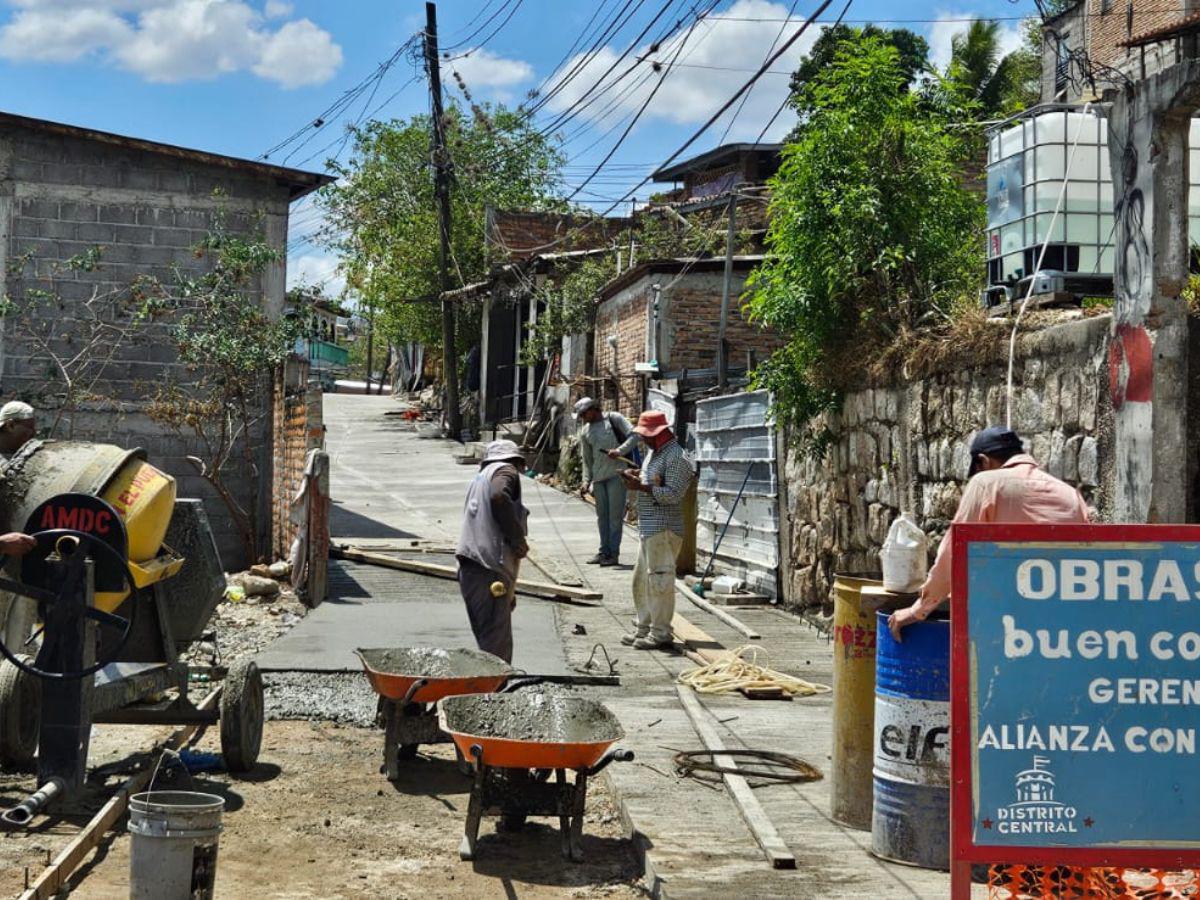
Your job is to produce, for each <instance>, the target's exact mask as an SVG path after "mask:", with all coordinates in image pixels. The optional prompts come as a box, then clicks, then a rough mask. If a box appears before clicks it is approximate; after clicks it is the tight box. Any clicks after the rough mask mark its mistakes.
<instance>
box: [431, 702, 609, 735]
mask: <svg viewBox="0 0 1200 900" xmlns="http://www.w3.org/2000/svg"><path fill="white" fill-rule="evenodd" d="M442 708H443V710H444V711H445V715H446V726H447V727H448V728H449V729H450V730H451V731H454V732H457V733H459V734H469V735H472V736H474V737H484V738H502V739H505V740H514V741H534V742H538V743H551V744H591V743H600V742H612V741H617V740H620V739H621V738H622V737H624V736H625V732H624V731H623V730H622V728H621V723H620V722H618V721H617V717H616V716H614V715H613V714H612V713H611V712H609V710H608V708H607V707H605V706H604V704H602V703H599V702H597V701H595V700H587V699H585V698H582V697H569V696H563V695H561V694H545V693H524V692H523V693H515V694H474V695H471V696H466V697H447V698H446V699H445V700H443V701H442Z"/></svg>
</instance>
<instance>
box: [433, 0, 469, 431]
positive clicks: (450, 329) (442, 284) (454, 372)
mask: <svg viewBox="0 0 1200 900" xmlns="http://www.w3.org/2000/svg"><path fill="white" fill-rule="evenodd" d="M425 66H426V68H427V69H428V71H429V97H430V100H431V101H432V105H433V151H432V158H433V177H434V194H435V196H436V197H437V204H438V233H439V236H440V238H441V241H440V248H439V252H438V290H439V291H440V292H441V294H442V295H443V296H442V377H443V378H444V379H445V381H446V426H447V427H448V428H449V429H450V437H452V438H453V439H454V440H458V439H459V436H460V434H461V433H462V415H461V413H460V411H459V408H458V353H457V352H456V351H455V348H454V307H453V306H452V305H451V304H450V301H448V300H446V298H445V293H446V292H447V291H448V290H450V175H449V173H448V172H447V171H446V170H447V168H448V166H449V157H448V156H447V154H446V133H445V130H444V125H445V122H444V117H443V113H442V75H441V69H440V68H439V66H438V39H437V5H436V4H434V3H426V4H425Z"/></svg>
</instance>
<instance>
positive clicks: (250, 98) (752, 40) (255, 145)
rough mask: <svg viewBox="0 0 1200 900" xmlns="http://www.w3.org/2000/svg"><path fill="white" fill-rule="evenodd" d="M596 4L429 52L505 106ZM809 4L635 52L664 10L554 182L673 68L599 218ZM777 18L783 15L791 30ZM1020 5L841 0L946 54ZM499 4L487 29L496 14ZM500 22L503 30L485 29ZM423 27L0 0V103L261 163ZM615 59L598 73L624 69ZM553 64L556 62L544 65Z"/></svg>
mask: <svg viewBox="0 0 1200 900" xmlns="http://www.w3.org/2000/svg"><path fill="white" fill-rule="evenodd" d="M597 4H598V0H442V2H440V3H439V4H438V16H439V30H440V32H441V36H442V41H441V43H442V46H443V47H453V45H455V44H459V46H457V47H454V48H453V50H452V53H453V54H454V55H456V57H457V58H456V59H454V60H453V61H452V62H450V63H449V64H447V65H446V68H444V69H443V76H444V81H445V83H446V85H447V89H448V90H449V91H450V92H451V93H455V94H456V93H457V88H456V87H455V80H454V78H453V72H454V71H457V72H458V74H459V75H460V76H461V77H462V79H463V80H464V82H465V83H466V85H467V86H468V88H469V90H470V91H471V92H472V94H473V95H474V96H475V97H476V98H477V99H485V100H498V101H505V102H510V103H517V102H520V101H521V100H522V99H523V97H524V96H525V94H526V92H527V91H529V90H530V89H531V88H534V87H536V86H538V85H541V84H542V83H543V82H545V81H547V79H550V82H549V83H551V84H553V83H554V80H553V78H552V76H554V75H555V72H556V68H557V67H559V66H560V64H561V63H562V61H563V60H564V58H567V59H568V60H571V59H574V58H575V57H572V56H570V55H568V51H569V49H570V48H571V46H572V43H573V42H574V41H575V40H576V38H578V37H579V36H580V35H581V34H582V33H583V32H584V29H585V26H587V24H588V22H589V20H590V19H591V18H592V16H593V14H594V13H595V11H596V8H597ZM622 5H623V2H616V0H610V2H606V3H604V4H603V5H602V6H601V12H600V17H601V20H603V19H605V18H606V17H608V16H610V15H611V14H612V13H614V12H615V11H616V10H617V9H619V8H621V6H622ZM700 5H701V4H700V3H696V4H695V6H696V7H699V6H700ZM842 5H843V3H842V0H835V2H834V3H833V4H831V6H830V8H829V11H828V12H827V14H826V15H825V16H824V17H822V19H823V20H832V19H833V18H835V17H836V15H837V13H838V12H840V10H841V7H842ZM817 6H818V2H817V0H799V2H796V3H795V4H794V5H793V3H792V2H791V0H778V2H771V0H721V2H719V3H718V4H717V6H716V8H715V10H714V11H713V12H712V14H711V15H710V16H708V17H707V18H706V20H705V21H704V22H702V23H701V24H699V25H697V26H696V28H695V29H694V30H693V31H692V32H691V34H690V36H689V37H688V40H687V43H686V44H683V45H682V47H681V46H680V44H679V43H678V42H679V41H681V40H682V37H681V36H682V34H683V33H684V32H687V30H688V28H687V24H685V26H684V27H683V28H682V29H680V30H679V31H678V32H677V33H676V36H674V37H669V38H667V40H666V41H664V42H663V44H662V46H661V47H659V48H658V49H657V52H648V51H650V49H651V48H650V46H649V45H650V41H651V38H652V37H654V36H655V35H656V34H658V33H659V32H660V31H662V30H664V29H668V28H669V27H670V26H671V25H673V24H674V23H675V22H676V21H677V20H679V19H680V18H681V16H685V15H686V14H687V13H688V11H689V10H691V9H692V8H694V7H693V2H692V0H676V2H674V3H672V4H669V6H668V9H667V12H666V13H665V14H664V15H663V16H662V17H661V18H660V19H659V20H658V21H657V22H656V23H655V24H654V25H653V26H652V27H651V28H650V31H649V32H648V36H647V38H646V39H644V40H642V41H640V42H638V43H637V48H638V50H637V51H636V52H635V54H634V55H643V56H648V57H649V59H648V60H647V62H646V63H643V64H641V65H640V66H639V67H638V68H636V69H635V70H634V71H633V72H632V73H631V75H630V77H629V78H627V79H626V80H625V81H623V82H621V84H620V87H619V88H618V89H614V90H612V91H610V92H608V93H607V94H606V95H605V96H604V98H603V99H602V100H600V101H599V102H596V103H594V104H592V105H591V106H590V107H588V108H586V109H585V110H583V111H582V112H581V113H580V114H579V115H577V116H576V117H575V118H574V119H572V120H571V121H570V122H568V123H566V124H565V125H564V126H562V129H561V131H562V133H563V134H564V136H565V137H566V138H567V143H566V150H567V152H568V155H569V166H568V170H567V173H566V174H567V179H568V182H569V183H572V184H573V185H578V184H579V182H580V181H582V179H583V178H584V177H585V176H586V175H587V174H588V173H589V172H590V171H591V168H592V167H594V166H595V164H596V163H598V162H599V160H600V159H601V158H602V157H603V156H604V154H605V153H606V152H607V151H608V149H609V148H610V147H611V146H612V144H613V143H614V141H615V139H616V137H617V135H618V134H620V132H621V131H622V130H623V128H624V127H625V122H626V121H628V119H627V118H626V117H628V116H629V115H630V114H632V112H633V111H634V110H636V108H637V107H639V106H640V105H641V104H642V102H643V101H644V99H645V98H646V96H647V94H648V93H649V91H650V90H651V88H652V87H653V86H654V84H655V83H656V82H658V80H659V76H658V75H657V74H656V73H654V72H652V71H649V70H648V68H647V66H648V65H649V63H650V62H651V61H653V60H655V59H658V60H661V61H662V62H663V63H666V62H668V61H669V60H671V59H672V58H673V59H674V66H673V68H672V69H671V71H670V72H669V73H668V74H667V75H666V76H665V77H664V78H662V83H661V86H660V87H659V89H658V93H657V94H656V96H655V97H654V99H653V100H652V101H651V102H650V103H649V105H648V106H647V108H646V112H645V113H644V115H643V116H642V118H641V119H640V120H639V122H638V124H637V125H636V126H635V127H634V129H633V131H632V132H631V133H630V135H629V137H628V139H627V140H625V141H624V143H623V144H622V145H621V147H620V149H619V150H618V151H617V153H616V154H615V155H614V157H613V159H612V161H611V164H610V165H609V166H608V167H607V168H606V171H605V172H604V173H602V174H601V175H600V176H598V177H597V178H596V179H595V180H594V181H593V182H592V183H590V184H589V185H588V186H587V187H586V188H585V189H584V190H585V191H587V193H581V194H580V195H579V196H578V197H577V198H576V199H577V200H583V201H587V202H589V203H591V204H593V205H594V206H595V207H598V208H600V209H604V208H607V207H608V206H609V205H610V203H611V199H615V198H618V197H620V196H621V195H622V194H624V193H625V192H626V190H627V189H628V188H629V187H630V186H631V185H632V184H636V183H637V181H638V180H640V179H641V177H642V176H643V175H645V174H647V173H648V172H650V171H652V170H653V168H655V166H656V165H657V164H658V163H660V162H661V161H662V160H663V159H665V158H666V157H667V156H669V155H670V154H671V153H672V152H673V151H674V150H675V149H676V148H677V147H678V146H679V145H680V144H681V143H682V142H683V141H684V140H685V139H686V138H687V137H689V136H690V135H691V133H692V132H693V131H694V130H695V129H696V127H697V126H698V125H699V124H700V123H702V122H703V121H704V120H705V119H707V118H708V116H709V115H711V114H712V113H713V112H714V111H715V110H716V109H717V108H719V106H720V105H721V104H722V103H723V102H724V101H725V100H726V99H728V97H729V96H731V95H732V94H733V93H734V92H735V91H736V90H737V88H738V87H740V86H741V84H742V83H743V82H744V81H745V80H746V79H747V78H748V77H749V73H748V72H747V71H745V70H753V69H755V68H757V67H758V66H759V65H761V63H762V61H763V60H764V59H765V58H766V56H767V54H768V52H769V51H770V48H771V46H772V44H773V43H774V42H775V41H776V40H778V39H779V35H780V33H781V32H782V33H783V35H784V39H786V37H788V36H790V35H791V34H792V32H793V30H794V29H795V27H796V26H797V25H798V23H799V21H801V18H802V17H803V16H806V15H808V14H809V13H811V12H812V11H813V10H815V9H816V8H817ZM662 7H663V2H662V0H642V2H641V3H640V4H639V3H638V2H637V0H631V2H630V4H629V8H630V9H636V10H637V12H636V13H635V14H634V15H633V16H632V18H631V19H630V20H629V22H628V23H627V24H626V25H625V26H624V27H622V28H620V29H619V30H618V31H616V32H615V33H613V34H612V35H610V36H609V38H608V39H607V40H606V41H604V42H603V46H602V47H601V48H600V49H599V52H598V53H597V54H596V56H595V57H594V58H593V59H592V60H591V61H590V62H589V63H588V64H587V66H585V67H583V68H582V69H581V70H580V71H579V73H578V75H576V77H575V78H574V79H573V80H572V81H571V83H570V84H568V85H567V86H566V87H565V88H564V89H563V90H562V91H561V92H560V93H559V94H558V96H556V97H555V98H554V99H553V100H551V101H550V102H549V103H547V105H546V107H545V109H543V110H542V111H541V113H540V114H539V115H538V117H537V121H539V122H541V123H542V124H544V125H545V124H549V123H551V122H552V121H553V119H554V116H555V115H556V114H558V113H559V112H561V111H562V110H563V109H564V108H569V107H570V106H571V104H572V103H575V102H576V101H578V100H579V99H580V97H581V95H583V94H584V93H585V92H586V91H587V90H588V89H589V88H591V87H592V86H593V85H595V84H596V83H597V81H598V80H599V78H600V76H601V75H602V74H603V72H604V71H605V70H606V69H607V68H608V67H609V66H610V65H611V64H612V63H613V61H615V60H616V59H617V58H618V56H619V55H620V54H621V53H622V52H624V51H625V49H626V48H627V47H629V46H630V45H631V44H633V42H634V39H635V38H636V37H637V35H638V33H639V32H641V31H642V29H643V28H645V27H646V26H647V25H649V24H650V23H651V20H652V19H653V18H654V16H655V14H656V13H657V12H658V11H659V10H660V9H661V8H662ZM514 8H515V12H514V11H513V10H514ZM790 8H794V11H795V12H794V20H789V19H788V13H789V9H790ZM1032 10H1033V2H1032V0H1014V2H1010V0H962V2H939V0H934V2H926V0H910V2H907V3H896V2H894V0H892V2H886V0H854V2H853V3H852V5H851V7H850V11H849V12H848V13H847V16H846V19H847V21H853V22H861V21H876V22H880V23H881V24H883V23H885V22H886V21H887V20H901V19H903V20H907V21H905V22H903V23H901V22H895V26H896V27H901V25H902V26H903V27H908V28H911V29H913V30H914V31H918V32H919V33H922V34H924V35H925V36H926V37H927V38H928V39H929V41H930V44H931V46H932V49H933V57H934V59H935V60H936V61H943V60H944V59H945V58H946V56H947V55H948V53H949V44H950V38H951V36H952V34H953V33H954V32H955V31H956V30H960V29H962V28H964V27H965V23H964V22H963V21H962V20H966V19H969V18H971V17H973V16H979V17H989V18H998V19H1001V20H1002V23H1001V24H1002V27H1003V36H1004V39H1005V41H1006V43H1007V44H1008V45H1010V46H1015V45H1016V43H1017V42H1018V40H1019V21H1018V20H1019V17H1020V16H1022V15H1028V14H1030V13H1031V12H1032ZM497 12H499V13H500V15H499V17H497V18H494V19H493V18H492V17H493V15H494V14H496V13H497ZM509 12H512V13H513V14H512V16H511V18H509V20H508V22H507V24H505V25H504V26H503V27H502V28H499V30H497V28H498V26H500V25H501V22H502V20H503V19H504V17H505V16H507V14H508V13H509ZM424 18H425V13H424V3H423V2H418V0H401V2H399V3H397V2H395V0H391V2H387V3H385V2H382V0H353V2H329V0H326V2H318V0H0V109H4V110H5V111H8V112H13V113H18V114H21V115H27V116H35V117H39V118H46V119H52V120H55V121H61V122H68V123H72V124H78V125H85V126H89V127H93V128H99V129H103V130H106V131H113V132H117V133H122V134H129V135H135V136H138V137H143V138H148V139H152V140H161V141H166V142H169V143H174V144H180V145H184V146H190V147H197V148H201V149H205V150H210V151H214V152H218V153H227V154H231V155H235V156H244V157H251V158H253V157H258V156H260V155H261V154H263V153H264V152H265V151H267V150H268V149H269V148H271V147H273V146H274V145H276V144H278V143H279V142H281V141H283V140H284V139H286V138H288V137H289V136H290V135H293V134H294V133H296V132H297V131H298V130H302V129H304V128H305V126H306V125H308V124H309V123H311V122H313V121H314V119H315V118H316V117H317V116H318V115H319V114H320V113H321V112H322V111H323V110H325V109H326V108H327V107H329V105H330V104H331V103H333V102H334V101H335V100H336V99H337V98H338V97H339V96H341V95H342V94H344V93H345V92H346V91H348V90H350V89H352V88H354V87H355V86H356V85H359V84H360V83H362V82H363V80H364V79H365V78H367V77H368V76H369V75H371V73H372V72H373V71H375V70H376V68H377V67H378V66H379V64H380V63H381V62H383V61H384V60H387V59H389V58H390V57H392V56H393V54H395V53H396V50H397V48H399V47H400V46H401V45H403V44H404V42H405V41H406V40H407V39H408V38H409V37H411V36H412V35H413V34H414V33H416V32H417V31H419V30H420V29H421V28H422V27H423V25H424ZM689 21H690V20H689ZM481 27H482V30H480V29H481ZM816 34H817V30H816V28H815V27H814V28H812V29H810V30H809V32H808V33H807V34H806V35H805V36H804V38H802V39H801V40H800V41H799V42H798V43H797V45H796V46H795V47H794V48H793V49H792V50H790V51H789V52H788V53H787V54H786V55H785V56H784V57H782V58H781V59H780V61H779V62H778V63H777V64H776V65H775V66H774V67H773V69H774V70H777V71H778V72H779V73H780V74H768V75H765V76H764V77H763V78H762V79H761V80H760V82H759V84H758V85H757V86H756V88H755V90H754V91H753V93H752V94H751V95H750V97H749V100H747V101H746V103H745V106H744V108H742V109H741V112H740V114H739V115H738V117H737V118H736V119H735V120H733V121H732V123H731V121H730V119H731V117H729V116H727V117H726V118H725V119H723V120H722V121H721V122H718V123H717V125H716V126H714V128H713V129H711V130H710V131H709V132H708V133H707V134H706V135H705V136H704V137H703V138H702V139H701V140H700V141H699V142H697V144H696V145H695V147H694V150H695V152H700V151H702V150H704V149H707V148H709V147H712V146H715V145H716V144H717V143H720V142H721V139H722V137H723V136H724V139H725V140H730V141H732V140H754V139H755V138H756V137H757V136H758V134H759V132H760V131H761V129H762V127H763V125H765V124H766V122H767V120H768V119H770V117H771V115H772V114H773V113H774V112H775V110H776V109H777V108H778V107H779V104H780V102H781V101H782V99H783V97H784V94H785V92H786V84H787V77H786V72H788V71H790V70H791V68H793V67H794V64H795V61H796V60H797V59H798V58H799V57H800V56H801V55H802V54H803V52H804V50H805V48H807V47H808V46H809V45H810V44H811V42H812V40H813V39H815V37H816ZM591 40H594V38H589V42H590V41H591ZM481 42H482V46H480V43H481ZM463 54H465V55H463ZM676 54H677V55H676ZM632 58H633V57H632V56H631V57H630V58H628V59H627V60H625V61H624V62H622V63H621V64H620V65H619V66H618V67H617V68H616V70H615V71H616V72H618V73H619V72H622V71H624V69H625V68H626V66H627V65H628V63H629V61H630V60H631V59H632ZM570 65H571V62H569V61H568V62H567V63H566V64H565V65H564V66H563V68H557V71H560V72H561V71H563V70H564V69H565V68H568V67H569V66H570ZM643 73H645V74H644V76H643ZM420 74H421V73H420V71H419V68H417V67H416V66H415V65H414V63H413V62H412V61H410V60H409V59H408V58H400V59H399V60H398V61H397V62H396V63H395V64H394V65H392V66H391V67H390V68H389V69H388V70H387V71H386V73H385V74H384V75H383V76H382V77H381V78H380V79H378V84H377V85H376V83H375V82H371V83H370V85H369V89H368V90H367V91H366V92H364V93H363V94H362V95H360V96H359V97H358V98H357V99H356V100H355V102H354V103H353V104H351V105H350V106H349V107H348V109H347V112H346V115H344V116H342V117H330V118H329V121H327V123H326V124H325V125H324V126H323V127H321V128H320V129H313V128H311V127H309V128H308V129H307V131H306V132H305V133H304V134H303V135H302V137H301V138H300V139H298V140H295V141H293V142H292V143H291V144H289V145H288V146H287V147H285V148H283V149H282V150H281V151H279V152H277V153H276V154H274V155H273V156H272V160H273V161H276V162H284V161H285V159H286V162H287V164H289V165H297V166H302V167H305V168H312V169H316V170H320V169H322V168H323V164H324V160H325V158H326V157H327V156H328V155H330V154H332V153H335V152H337V150H338V149H339V148H340V146H341V143H342V142H341V140H340V138H341V136H342V135H343V134H344V127H345V123H346V122H347V121H353V120H354V119H355V118H357V117H358V116H359V115H360V114H361V113H362V112H363V111H364V110H374V109H378V116H380V117H386V116H395V117H405V116H408V115H411V114H413V113H416V112H421V111H424V110H426V109H427V107H428V97H427V92H426V87H425V84H424V82H423V80H422V79H421V78H420V77H414V76H419V75H420ZM641 78H644V80H639V79H641ZM372 89H373V90H374V93H373V94H372V93H371V90H372ZM623 92H624V93H623ZM368 101H369V103H368ZM736 108H737V107H735V109H736ZM790 124H791V121H790V119H789V117H788V114H785V115H783V116H781V117H780V118H779V120H778V121H777V123H776V124H775V126H774V127H773V129H772V130H771V131H770V132H769V133H768V135H767V139H771V138H774V137H778V136H780V135H781V134H783V133H784V132H786V130H787V129H788V128H789V127H790ZM614 129H615V130H614ZM727 129H728V131H727ZM289 154H290V156H289ZM646 193H648V189H646V188H644V189H642V194H643V196H645V194H646ZM626 208H627V207H626ZM293 219H294V225H293V229H292V240H291V244H290V246H289V258H290V264H289V280H291V281H293V282H295V281H298V280H308V281H323V282H326V283H327V284H328V285H329V287H331V288H333V289H335V290H336V289H337V287H338V285H339V279H338V278H337V276H336V274H335V271H334V270H335V268H336V260H334V259H332V258H331V257H330V256H329V255H328V254H327V253H326V252H325V251H324V250H323V249H322V248H320V247H319V246H318V245H317V244H316V243H315V242H314V241H313V240H312V238H311V234H312V232H314V231H315V229H316V227H317V226H318V225H319V219H318V215H317V213H316V212H315V211H314V210H312V209H310V208H308V205H307V204H304V205H302V206H301V207H300V208H298V209H296V210H294V216H293Z"/></svg>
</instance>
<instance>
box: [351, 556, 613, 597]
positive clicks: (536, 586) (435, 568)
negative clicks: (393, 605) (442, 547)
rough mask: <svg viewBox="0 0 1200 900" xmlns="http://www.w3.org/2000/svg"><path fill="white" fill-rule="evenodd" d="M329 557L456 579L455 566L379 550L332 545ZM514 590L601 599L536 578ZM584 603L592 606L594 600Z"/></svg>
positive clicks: (532, 594) (533, 594)
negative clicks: (401, 556)
mask: <svg viewBox="0 0 1200 900" xmlns="http://www.w3.org/2000/svg"><path fill="white" fill-rule="evenodd" d="M329 554H330V556H333V557H335V558H337V559H349V560H352V561H354V562H362V563H368V564H369V565H373V566H383V567H384V568H388V569H396V570H398V571H400V572H414V573H416V574H417V575H431V576H433V577H434V578H446V579H449V580H450V581H457V580H458V566H443V565H439V564H438V563H430V562H422V561H419V560H415V559H399V558H397V557H395V556H385V555H384V554H382V553H371V552H369V551H366V550H359V549H357V548H355V547H333V548H332V549H331V550H330V551H329ZM517 593H518V594H524V595H526V596H529V597H539V598H541V599H544V600H566V601H569V602H572V603H575V602H585V601H589V600H600V599H603V597H604V595H603V594H602V593H600V592H599V591H589V590H585V589H584V588H574V587H568V586H566V585H563V584H545V583H542V582H540V581H526V580H524V579H521V578H518V579H517ZM585 605H588V606H594V605H595V604H594V603H586V602H585Z"/></svg>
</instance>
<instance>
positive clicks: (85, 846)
mask: <svg viewBox="0 0 1200 900" xmlns="http://www.w3.org/2000/svg"><path fill="white" fill-rule="evenodd" d="M220 696H221V688H220V687H218V688H216V689H214V690H213V691H212V692H210V693H209V694H208V696H206V697H205V698H204V699H203V700H201V701H200V702H199V703H197V704H196V707H197V709H212V708H214V707H215V706H216V705H217V700H218V699H219V698H220ZM200 727H201V726H200V724H199V723H196V724H192V725H184V726H183V727H182V728H177V729H176V730H175V731H174V732H172V734H171V736H170V737H168V738H167V740H166V741H165V742H164V743H163V744H161V745H159V746H156V747H154V748H153V749H151V750H150V753H161V752H164V751H168V750H169V751H171V752H175V751H177V750H179V748H180V747H182V746H183V745H184V744H185V743H186V742H187V741H188V740H189V739H190V738H191V736H192V735H193V734H195V733H196V730H197V729H198V728H200ZM156 768H157V765H150V766H147V767H146V768H145V769H143V770H142V771H141V772H138V773H136V774H135V775H131V776H130V777H129V778H127V779H126V780H125V783H124V784H123V785H121V787H120V788H118V789H117V793H116V794H114V795H113V796H112V797H110V798H109V800H108V802H107V803H105V804H104V805H103V806H102V807H100V811H99V812H98V813H96V815H94V816H93V817H92V819H91V821H89V822H88V823H87V825H85V826H84V828H83V831H81V832H79V834H77V835H76V836H75V838H74V840H72V841H71V843H69V844H67V846H66V847H64V848H63V849H62V852H60V853H59V854H58V856H56V857H54V859H53V861H52V862H51V863H50V865H48V866H47V867H46V868H45V869H44V870H43V871H42V874H41V875H39V876H38V878H37V880H36V881H35V882H34V883H33V884H32V885H30V886H29V888H28V889H27V890H26V891H25V893H23V894H21V897H20V900H50V898H51V897H54V896H55V895H56V894H57V893H58V892H59V891H60V890H62V889H63V888H64V887H65V886H66V884H67V882H68V881H69V880H70V878H71V876H72V875H73V874H75V870H76V869H78V868H79V864H80V863H82V862H83V861H84V860H85V859H87V857H88V854H90V853H91V852H92V851H93V850H95V849H96V845H98V844H99V843H100V839H101V838H103V837H104V835H105V834H106V833H107V832H108V830H109V829H110V828H112V827H113V825H115V824H116V823H117V822H118V821H119V820H120V818H121V816H123V815H124V814H125V810H126V809H127V808H128V806H129V798H130V797H131V796H133V795H134V794H136V793H139V792H140V791H141V790H142V788H144V787H145V786H146V785H147V784H148V783H149V782H150V779H151V778H152V777H153V776H154V771H155V769H156Z"/></svg>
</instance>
